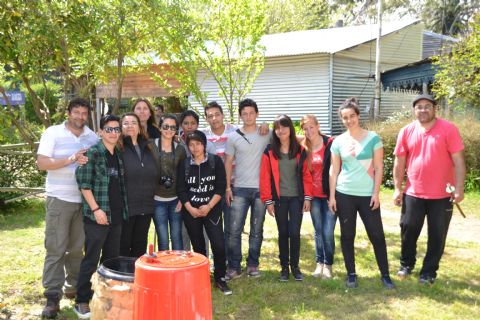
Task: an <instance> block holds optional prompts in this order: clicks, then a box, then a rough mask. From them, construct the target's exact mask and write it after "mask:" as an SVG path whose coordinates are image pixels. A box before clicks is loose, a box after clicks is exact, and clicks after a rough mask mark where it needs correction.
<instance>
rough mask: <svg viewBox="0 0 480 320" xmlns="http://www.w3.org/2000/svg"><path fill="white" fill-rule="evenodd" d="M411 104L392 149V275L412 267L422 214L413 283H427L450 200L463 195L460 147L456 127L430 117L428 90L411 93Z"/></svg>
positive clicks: (442, 238)
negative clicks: (395, 233)
mask: <svg viewBox="0 0 480 320" xmlns="http://www.w3.org/2000/svg"><path fill="white" fill-rule="evenodd" d="M412 106H413V112H414V114H415V118H416V120H415V121H414V122H412V123H411V124H409V125H407V126H405V127H404V128H402V129H401V130H400V133H399V135H398V138H397V145H396V147H395V151H394V154H395V163H394V167H393V179H394V183H395V192H394V195H393V198H394V203H395V205H397V206H401V207H402V216H401V219H400V228H401V239H402V251H401V257H400V264H401V266H400V270H399V271H398V273H397V275H398V276H399V277H400V278H402V279H404V278H406V277H407V276H408V275H409V274H411V272H412V270H413V268H414V267H415V262H416V253H417V239H418V237H419V235H420V232H421V231H422V227H423V223H424V220H425V217H426V218H427V224H428V243H427V252H426V255H425V257H424V259H423V265H422V268H421V270H420V278H419V282H420V283H421V284H429V285H430V284H432V283H433V282H434V281H435V279H436V277H437V270H438V267H439V263H440V259H441V257H442V255H443V251H444V248H445V241H446V237H447V231H448V226H449V224H450V219H451V218H452V205H453V204H452V201H455V202H457V203H458V202H461V201H462V200H463V197H464V193H463V189H464V186H463V185H464V182H465V161H464V155H463V149H464V147H463V142H462V138H461V137H460V134H459V131H458V129H457V127H455V125H454V124H452V123H450V122H448V121H446V120H444V119H441V118H438V117H436V111H437V103H436V101H435V99H434V98H433V97H432V96H431V95H428V94H421V95H419V96H417V97H416V98H415V100H414V101H413V105H412ZM405 173H406V185H405V188H403V186H402V184H403V180H404V176H405ZM447 185H451V186H455V190H454V192H453V193H450V192H448V191H447V190H446V187H447ZM449 191H450V190H449Z"/></svg>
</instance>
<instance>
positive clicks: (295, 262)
mask: <svg viewBox="0 0 480 320" xmlns="http://www.w3.org/2000/svg"><path fill="white" fill-rule="evenodd" d="M273 129H274V130H273V133H272V139H271V144H269V145H268V146H267V148H266V149H265V151H264V152H263V156H262V164H261V167H260V199H261V200H262V202H264V203H265V204H266V206H267V211H268V213H269V214H270V215H271V216H272V217H275V220H276V222H277V228H278V248H279V252H280V255H279V256H280V265H281V267H282V271H281V272H280V281H288V278H289V276H290V271H289V266H290V269H291V271H292V274H293V277H294V279H295V280H296V281H302V280H303V274H302V272H301V271H300V267H299V262H300V228H301V226H302V218H303V212H306V211H310V200H311V199H312V177H311V175H310V171H309V170H308V168H307V165H306V163H305V156H303V157H302V156H301V154H302V147H301V146H300V144H299V143H298V141H297V137H296V135H295V128H294V127H293V123H292V120H291V119H290V118H289V117H288V116H287V115H280V116H278V117H277V118H276V119H275V121H274V122H273Z"/></svg>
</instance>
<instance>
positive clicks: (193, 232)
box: [182, 203, 227, 281]
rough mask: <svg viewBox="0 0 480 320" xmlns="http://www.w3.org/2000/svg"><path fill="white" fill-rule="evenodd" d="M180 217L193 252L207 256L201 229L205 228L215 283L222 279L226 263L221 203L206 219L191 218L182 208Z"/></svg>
mask: <svg viewBox="0 0 480 320" xmlns="http://www.w3.org/2000/svg"><path fill="white" fill-rule="evenodd" d="M182 217H183V222H184V223H185V227H186V228H187V231H188V236H189V237H190V241H191V242H192V247H193V251H195V252H197V253H200V254H203V255H204V256H207V249H206V246H205V237H204V236H203V228H204V227H205V231H207V234H208V238H210V246H211V247H212V252H213V265H214V266H215V271H214V273H213V276H214V278H215V281H218V280H220V278H224V277H225V272H226V269H227V262H226V258H225V237H224V235H223V220H222V207H221V203H218V204H217V205H216V206H215V207H213V209H212V211H210V212H209V213H208V215H207V216H206V217H202V218H194V217H192V215H191V214H190V213H189V212H188V211H187V210H185V209H184V208H183V209H182Z"/></svg>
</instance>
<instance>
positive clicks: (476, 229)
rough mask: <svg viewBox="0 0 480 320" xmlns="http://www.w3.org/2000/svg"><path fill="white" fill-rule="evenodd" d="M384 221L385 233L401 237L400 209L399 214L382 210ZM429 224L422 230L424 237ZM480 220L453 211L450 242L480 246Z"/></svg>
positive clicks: (449, 233) (449, 234)
mask: <svg viewBox="0 0 480 320" xmlns="http://www.w3.org/2000/svg"><path fill="white" fill-rule="evenodd" d="M382 220H383V227H384V228H385V232H392V233H398V234H399V235H400V226H399V221H400V209H399V211H397V212H394V211H385V210H382ZM426 224H427V222H426V221H425V225H424V226H423V229H422V235H424V234H426V232H427V226H426ZM479 234H480V219H478V218H474V217H469V216H468V215H467V218H464V217H462V215H461V214H460V213H459V212H458V211H457V210H456V209H454V210H453V216H452V220H451V222H450V227H449V229H448V236H447V242H448V240H455V241H459V242H475V243H477V244H480V237H479Z"/></svg>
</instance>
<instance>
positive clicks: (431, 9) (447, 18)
mask: <svg viewBox="0 0 480 320" xmlns="http://www.w3.org/2000/svg"><path fill="white" fill-rule="evenodd" d="M479 10H480V1H479V0H441V1H439V0H426V1H425V4H424V6H423V10H422V20H423V21H424V22H425V26H426V27H427V28H428V29H430V30H432V31H434V32H438V33H441V34H445V35H451V36H455V35H458V34H461V33H463V32H464V31H465V30H466V27H467V24H468V22H469V21H470V20H471V18H472V16H473V15H474V14H475V13H476V12H479Z"/></svg>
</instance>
